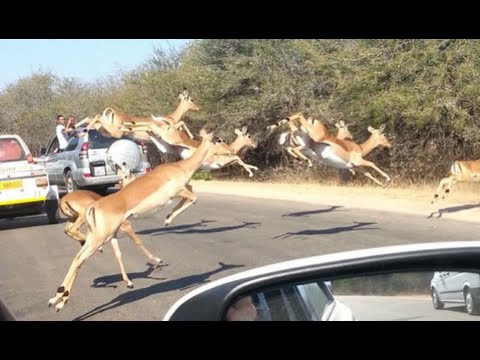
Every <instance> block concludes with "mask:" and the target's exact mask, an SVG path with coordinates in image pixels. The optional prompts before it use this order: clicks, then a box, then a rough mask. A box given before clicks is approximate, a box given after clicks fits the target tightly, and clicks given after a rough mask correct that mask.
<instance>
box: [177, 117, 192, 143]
mask: <svg viewBox="0 0 480 360" xmlns="http://www.w3.org/2000/svg"><path fill="white" fill-rule="evenodd" d="M182 126H183V129H184V130H185V132H186V133H187V134H188V136H190V138H191V139H193V135H192V133H191V132H190V129H189V128H188V126H187V125H186V124H185V123H184V122H183V121H179V122H178V123H176V124H175V125H173V127H174V128H175V129H177V130H178V129H179V128H181V127H182Z"/></svg>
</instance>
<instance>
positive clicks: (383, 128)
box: [378, 124, 385, 132]
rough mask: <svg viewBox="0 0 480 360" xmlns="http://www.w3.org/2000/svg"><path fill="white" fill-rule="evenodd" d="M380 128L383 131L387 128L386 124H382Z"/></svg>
mask: <svg viewBox="0 0 480 360" xmlns="http://www.w3.org/2000/svg"><path fill="white" fill-rule="evenodd" d="M378 130H380V132H383V130H385V124H382V125H380V128H379V129H378Z"/></svg>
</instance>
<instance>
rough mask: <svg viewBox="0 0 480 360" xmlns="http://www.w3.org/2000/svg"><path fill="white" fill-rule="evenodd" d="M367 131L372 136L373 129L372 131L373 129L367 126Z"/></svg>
mask: <svg viewBox="0 0 480 360" xmlns="http://www.w3.org/2000/svg"><path fill="white" fill-rule="evenodd" d="M367 130H368V132H369V133H372V134H373V132H374V131H375V129H374V128H373V127H371V126H369V127H368V128H367Z"/></svg>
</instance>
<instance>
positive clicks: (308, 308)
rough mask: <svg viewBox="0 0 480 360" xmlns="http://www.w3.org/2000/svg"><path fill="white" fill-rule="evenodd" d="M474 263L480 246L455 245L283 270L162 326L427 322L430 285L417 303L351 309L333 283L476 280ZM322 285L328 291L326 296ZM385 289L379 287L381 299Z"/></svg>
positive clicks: (216, 289)
mask: <svg viewBox="0 0 480 360" xmlns="http://www.w3.org/2000/svg"><path fill="white" fill-rule="evenodd" d="M479 256H480V241H458V242H437V243H420V244H409V245H398V246H388V247H379V248H372V249H363V250H354V251H347V252H340V253H334V254H327V255H321V256H315V257H307V258H302V259H297V260H292V261H286V262H281V263H277V264H272V265H268V266H263V267H259V268H256V269H251V270H247V271H244V272H241V273H237V274H234V275H231V276H228V277H225V278H222V279H219V280H216V281H213V282H211V283H210V284H207V285H204V286H202V287H199V288H197V289H195V290H193V291H191V292H190V293H188V294H186V295H185V296H183V297H182V298H180V299H179V300H178V301H177V302H176V303H174V304H173V306H172V307H171V308H170V310H169V311H168V312H167V313H166V315H165V317H164V320H165V321H175V320H186V321H190V320H203V321H216V320H256V321H261V320H264V321H265V320H267V321H268V320H270V321H271V320H289V321H292V320H369V319H368V317H367V316H365V315H364V311H365V310H368V311H371V312H372V313H374V314H377V317H376V320H405V319H415V320H430V319H432V317H431V315H429V314H425V309H426V308H428V306H427V305H429V304H428V303H429V297H428V289H429V284H428V281H429V280H428V278H426V279H427V280H426V283H425V284H423V285H424V286H422V287H421V289H423V291H424V294H422V295H423V296H416V297H412V298H408V297H406V296H403V295H402V296H401V297H398V298H395V297H389V296H379V297H378V298H375V299H373V300H372V297H370V296H364V297H363V300H365V301H364V302H363V303H361V304H359V305H358V304H357V305H355V306H351V305H349V303H351V304H352V305H353V304H354V303H353V300H351V299H350V300H349V298H348V297H347V296H340V295H339V294H337V291H336V283H338V282H339V281H344V280H350V281H352V282H353V283H355V282H362V284H367V283H372V282H375V281H379V279H380V278H381V277H382V276H390V275H403V274H408V275H410V277H408V278H407V279H409V280H411V279H412V277H411V275H412V273H413V274H414V275H422V276H418V278H420V279H425V277H424V276H423V275H424V274H426V273H432V272H434V271H437V270H442V271H468V272H470V273H475V274H477V276H479V275H478V274H479V273H480V265H479V263H478V257H479ZM430 278H431V277H430ZM365 280H366V281H365ZM328 282H331V283H332V290H331V291H330V290H329V286H328ZM384 285H385V284H384V283H382V284H381V286H379V287H378V288H379V289H380V291H381V293H382V291H383V290H385V286H384ZM362 287H363V286H361V288H362ZM353 298H354V299H355V300H358V298H362V297H361V296H357V297H353ZM353 298H352V299H353ZM340 299H341V300H340ZM379 299H380V300H381V302H379ZM396 299H400V300H401V301H403V307H402V308H401V314H400V316H397V317H395V315H392V311H393V308H394V306H395V305H396V304H395V300H396ZM412 299H413V300H412ZM366 301H371V303H368V302H366ZM379 304H382V305H379ZM414 305H415V306H414ZM433 312H434V314H436V315H438V312H435V311H434V310H433ZM378 314H380V315H378ZM444 314H445V315H448V314H446V313H444ZM450 315H452V316H454V315H457V313H456V312H452V313H451V314H450ZM429 316H430V317H429Z"/></svg>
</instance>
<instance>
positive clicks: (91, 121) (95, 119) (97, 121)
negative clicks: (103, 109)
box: [85, 118, 100, 131]
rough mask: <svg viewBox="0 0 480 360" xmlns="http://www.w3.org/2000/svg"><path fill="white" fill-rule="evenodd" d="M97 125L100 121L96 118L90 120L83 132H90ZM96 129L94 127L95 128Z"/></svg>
mask: <svg viewBox="0 0 480 360" xmlns="http://www.w3.org/2000/svg"><path fill="white" fill-rule="evenodd" d="M97 123H100V120H99V119H97V118H93V119H92V120H90V122H89V123H88V125H87V127H86V128H85V130H87V131H88V130H90V129H91V128H92V127H94V126H95V125H96V124H97ZM95 128H96V127H95Z"/></svg>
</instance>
